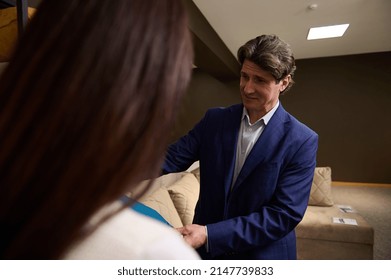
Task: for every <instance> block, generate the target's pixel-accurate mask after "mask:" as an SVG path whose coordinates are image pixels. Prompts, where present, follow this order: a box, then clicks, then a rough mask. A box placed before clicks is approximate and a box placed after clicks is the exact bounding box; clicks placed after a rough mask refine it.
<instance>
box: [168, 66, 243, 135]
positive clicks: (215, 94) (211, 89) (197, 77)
mask: <svg viewBox="0 0 391 280" xmlns="http://www.w3.org/2000/svg"><path fill="white" fill-rule="evenodd" d="M240 102H241V101H240V93H239V80H237V81H232V82H222V81H220V80H218V79H216V78H214V77H212V76H211V75H210V74H208V73H206V72H205V71H203V70H200V69H198V68H196V69H194V71H193V76H192V80H191V82H190V85H189V89H188V92H187V95H186V96H185V98H184V101H183V104H182V107H181V108H180V112H179V116H178V120H177V123H176V126H175V130H174V132H173V136H172V139H173V140H174V139H177V138H178V137H180V136H182V135H184V134H186V133H187V132H188V131H189V130H190V129H191V128H193V126H194V125H195V124H196V123H197V122H198V121H199V120H200V119H201V118H202V117H203V116H204V114H205V112H206V110H207V109H209V108H212V107H227V106H229V105H232V104H236V103H240Z"/></svg>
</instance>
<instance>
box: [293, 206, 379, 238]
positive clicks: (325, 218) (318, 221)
mask: <svg viewBox="0 0 391 280" xmlns="http://www.w3.org/2000/svg"><path fill="white" fill-rule="evenodd" d="M333 218H347V219H354V220H356V222H357V225H348V224H336V223H333ZM296 236H297V238H306V239H312V240H327V241H336V242H349V243H360V244H370V245H372V244H373V242H374V231H373V228H372V227H371V226H370V225H369V224H368V223H367V222H366V221H365V219H364V218H363V217H362V216H361V215H359V214H358V213H343V212H342V211H341V210H340V209H339V208H338V207H337V206H335V205H334V206H332V207H319V206H308V208H307V211H306V213H305V215H304V218H303V220H302V221H301V222H300V223H299V225H298V226H297V227H296Z"/></svg>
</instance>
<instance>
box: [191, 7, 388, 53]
mask: <svg viewBox="0 0 391 280" xmlns="http://www.w3.org/2000/svg"><path fill="white" fill-rule="evenodd" d="M193 2H194V3H195V4H196V6H197V7H198V9H199V10H200V11H201V13H202V14H203V15H204V16H205V18H206V20H207V21H208V22H209V24H210V25H211V27H212V28H213V29H214V30H215V31H216V33H217V34H218V36H219V37H220V38H221V40H222V41H223V43H224V44H225V45H226V46H227V48H228V49H229V51H230V52H231V53H232V54H233V55H236V51H237V49H238V48H239V47H240V46H241V45H242V44H243V43H245V42H246V41H248V40H249V39H252V38H254V37H256V36H258V35H261V34H276V35H278V36H279V37H280V38H281V39H283V40H284V41H286V42H287V43H289V44H290V45H291V47H292V49H293V51H294V54H295V58H296V59H302V58H316V57H327V56H340V55H350V54H361V53H373V52H383V51H391V15H390V13H391V0H314V1H309V0H273V1H272V0H269V1H267V0H193ZM310 4H317V6H318V7H317V8H316V9H315V10H311V9H309V5H310ZM343 23H350V26H349V28H348V30H347V31H346V33H345V35H344V36H343V37H341V38H332V39H322V40H312V41H307V40H306V37H307V34H308V30H309V28H310V27H318V26H324V25H335V24H343Z"/></svg>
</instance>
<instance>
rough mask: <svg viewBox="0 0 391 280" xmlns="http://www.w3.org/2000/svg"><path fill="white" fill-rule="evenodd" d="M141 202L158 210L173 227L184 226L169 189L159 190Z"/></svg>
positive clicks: (140, 200)
mask: <svg viewBox="0 0 391 280" xmlns="http://www.w3.org/2000/svg"><path fill="white" fill-rule="evenodd" d="M139 202H141V203H143V204H145V205H147V206H148V207H151V208H152V209H154V210H156V211H157V212H158V213H159V214H160V215H162V217H163V218H164V219H165V220H166V221H167V222H169V223H170V224H171V226H173V227H175V228H177V227H182V226H183V224H182V221H181V218H180V217H179V214H178V212H177V210H176V208H175V205H174V203H173V202H172V200H171V196H170V194H169V193H168V190H167V189H165V188H157V189H156V190H155V191H154V192H153V193H151V194H149V195H148V196H146V197H142V198H141V199H139Z"/></svg>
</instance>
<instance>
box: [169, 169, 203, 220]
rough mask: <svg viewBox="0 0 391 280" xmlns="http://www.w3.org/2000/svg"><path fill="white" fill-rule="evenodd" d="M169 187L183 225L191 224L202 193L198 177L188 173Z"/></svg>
mask: <svg viewBox="0 0 391 280" xmlns="http://www.w3.org/2000/svg"><path fill="white" fill-rule="evenodd" d="M167 189H168V193H169V194H170V196H171V199H172V201H173V203H174V205H175V208H176V209H177V211H178V214H179V217H180V218H181V220H182V223H183V225H188V224H191V223H192V222H193V217H194V209H195V206H196V204H197V200H198V196H199V193H200V187H199V183H198V180H197V178H196V177H195V176H194V175H193V174H192V173H189V174H186V175H185V176H183V177H182V178H181V179H179V180H178V181H176V182H175V183H174V184H172V185H171V186H168V187H167Z"/></svg>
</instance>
